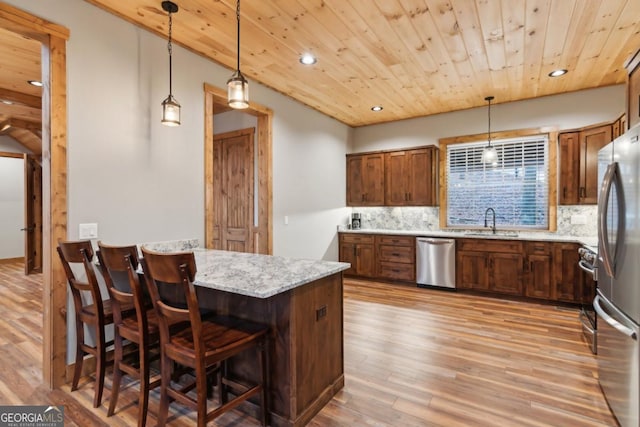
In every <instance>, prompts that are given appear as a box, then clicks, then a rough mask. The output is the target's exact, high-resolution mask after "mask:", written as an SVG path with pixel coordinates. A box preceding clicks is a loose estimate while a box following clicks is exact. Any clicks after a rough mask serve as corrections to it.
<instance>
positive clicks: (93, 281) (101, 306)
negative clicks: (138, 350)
mask: <svg viewBox="0 0 640 427" xmlns="http://www.w3.org/2000/svg"><path fill="white" fill-rule="evenodd" d="M57 250H58V255H59V256H60V261H61V262H62V266H63V267H64V271H65V273H66V275H67V280H68V282H69V287H70V288H71V295H72V296H73V305H74V308H75V312H76V314H75V318H76V360H75V368H74V371H73V381H72V382H71V391H75V390H77V389H78V381H79V380H80V375H81V373H82V363H83V361H84V356H85V355H87V354H91V355H93V356H94V357H95V359H96V373H95V376H96V386H95V387H96V388H95V394H94V398H93V407H94V408H97V407H98V406H100V404H101V403H102V391H103V389H104V373H105V370H106V366H107V351H106V350H107V347H108V346H110V345H111V344H112V343H113V342H112V341H109V342H107V341H106V340H105V326H106V325H110V324H112V323H113V311H112V308H111V301H110V300H104V301H103V300H102V295H101V293H100V287H99V286H98V280H97V278H96V274H95V271H94V269H93V264H92V260H93V248H92V247H91V241H89V240H82V241H75V242H69V241H64V242H58V248H57ZM72 265H82V267H83V269H84V273H85V275H86V280H81V279H79V278H77V277H76V276H75V274H74V272H73V270H72ZM83 294H85V295H86V294H88V296H89V297H90V301H88V302H86V303H85V302H83ZM85 299H86V298H85ZM84 325H87V326H88V327H89V328H91V329H92V330H93V331H94V332H95V336H96V343H95V345H94V346H91V345H89V344H86V343H85V337H84Z"/></svg>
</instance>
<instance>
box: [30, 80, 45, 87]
mask: <svg viewBox="0 0 640 427" xmlns="http://www.w3.org/2000/svg"><path fill="white" fill-rule="evenodd" d="M27 83H29V84H30V85H33V86H38V87H42V82H39V81H38V80H27Z"/></svg>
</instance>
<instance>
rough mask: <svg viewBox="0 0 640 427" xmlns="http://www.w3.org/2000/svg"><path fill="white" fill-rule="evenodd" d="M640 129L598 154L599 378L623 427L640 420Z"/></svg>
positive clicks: (596, 301) (637, 424) (631, 131)
mask: <svg viewBox="0 0 640 427" xmlns="http://www.w3.org/2000/svg"><path fill="white" fill-rule="evenodd" d="M639 138H640V125H639V126H635V127H634V128H633V129H630V130H629V131H627V132H626V133H625V134H624V135H622V136H620V137H619V138H617V139H616V140H615V141H613V142H612V143H611V144H608V145H607V146H605V147H604V148H602V149H601V150H600V151H599V152H598V178H599V182H600V187H599V190H598V191H599V194H598V261H597V280H598V289H597V293H596V297H595V299H594V301H593V306H594V308H595V311H596V313H597V315H598V320H597V322H598V356H597V360H598V377H599V381H600V387H601V388H602V392H603V393H604V395H605V397H606V399H607V403H608V404H609V407H610V408H611V410H612V412H613V413H614V415H615V416H616V418H617V419H618V422H619V423H620V425H621V426H622V427H628V426H633V427H638V426H640V419H639V416H638V408H639V407H640V395H639V391H638V390H639V388H640V370H639V364H640V360H639V359H638V354H639V350H640V344H639V343H638V335H639V334H640V195H639V193H640V172H639V171H640V141H639Z"/></svg>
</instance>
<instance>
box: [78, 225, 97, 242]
mask: <svg viewBox="0 0 640 427" xmlns="http://www.w3.org/2000/svg"><path fill="white" fill-rule="evenodd" d="M78 235H79V238H80V239H97V238H98V224H96V223H95V222H92V223H88V224H79V225H78Z"/></svg>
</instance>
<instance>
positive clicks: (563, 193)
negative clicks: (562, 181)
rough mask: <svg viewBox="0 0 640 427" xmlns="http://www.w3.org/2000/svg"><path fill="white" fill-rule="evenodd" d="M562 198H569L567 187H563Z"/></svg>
mask: <svg viewBox="0 0 640 427" xmlns="http://www.w3.org/2000/svg"><path fill="white" fill-rule="evenodd" d="M562 198H564V199H566V198H567V187H563V188H562Z"/></svg>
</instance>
